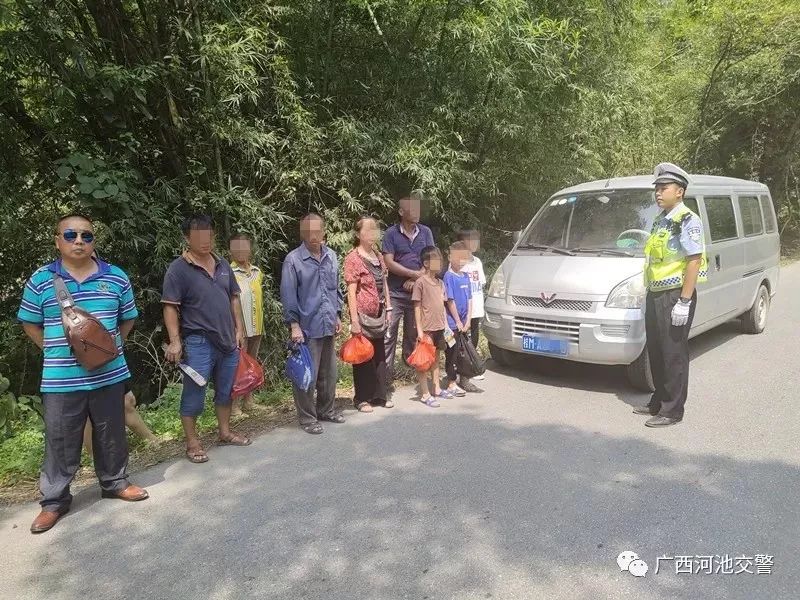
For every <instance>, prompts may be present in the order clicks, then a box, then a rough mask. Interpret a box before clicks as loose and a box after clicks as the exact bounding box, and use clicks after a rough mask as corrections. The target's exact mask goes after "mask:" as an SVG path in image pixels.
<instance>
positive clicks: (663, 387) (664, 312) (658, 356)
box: [645, 288, 697, 419]
mask: <svg viewBox="0 0 800 600" xmlns="http://www.w3.org/2000/svg"><path fill="white" fill-rule="evenodd" d="M680 296H681V289H680V288H678V289H674V290H666V291H663V292H647V303H646V308H645V327H646V329H647V352H648V354H649V355H650V369H651V370H652V372H653V383H654V384H655V388H656V389H655V392H654V393H653V397H652V398H650V402H649V403H648V404H647V406H648V408H650V413H651V414H653V415H661V416H662V417H669V418H671V419H682V418H683V407H684V405H685V404H686V396H687V394H688V391H689V330H690V329H691V327H692V321H693V320H694V311H695V308H696V307H697V292H695V293H694V294H693V295H692V305H691V307H690V309H689V321H688V322H687V323H686V325H683V326H681V327H676V326H675V325H673V324H672V308H673V307H674V306H675V304H676V303H677V302H678V300H679V298H680Z"/></svg>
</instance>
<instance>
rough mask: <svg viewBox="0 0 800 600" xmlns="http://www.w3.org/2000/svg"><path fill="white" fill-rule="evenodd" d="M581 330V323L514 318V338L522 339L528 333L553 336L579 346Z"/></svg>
mask: <svg viewBox="0 0 800 600" xmlns="http://www.w3.org/2000/svg"><path fill="white" fill-rule="evenodd" d="M580 329H581V324H580V323H571V322H569V321H550V320H547V319H531V318H529V317H514V337H522V336H523V335H524V334H526V333H527V334H530V335H551V336H556V337H560V338H564V339H567V340H569V341H570V342H574V343H576V344H577V343H578V339H579V338H580Z"/></svg>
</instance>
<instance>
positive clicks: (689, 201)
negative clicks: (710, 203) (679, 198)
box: [683, 198, 700, 216]
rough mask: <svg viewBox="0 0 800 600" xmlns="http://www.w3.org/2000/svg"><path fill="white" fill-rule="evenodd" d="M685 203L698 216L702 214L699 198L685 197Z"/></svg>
mask: <svg viewBox="0 0 800 600" xmlns="http://www.w3.org/2000/svg"><path fill="white" fill-rule="evenodd" d="M683 203H684V204H685V205H686V208H688V209H689V210H690V211H692V212H693V213H694V214H696V215H697V216H700V209H699V208H698V207H697V198H684V199H683Z"/></svg>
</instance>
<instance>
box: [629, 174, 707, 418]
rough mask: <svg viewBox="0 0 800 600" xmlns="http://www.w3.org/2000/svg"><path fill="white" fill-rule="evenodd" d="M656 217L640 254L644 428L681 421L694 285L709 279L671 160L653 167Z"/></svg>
mask: <svg viewBox="0 0 800 600" xmlns="http://www.w3.org/2000/svg"><path fill="white" fill-rule="evenodd" d="M654 175H655V178H656V179H655V182H654V185H655V195H656V202H657V203H658V206H659V207H660V208H661V210H662V212H661V213H660V214H659V215H658V216H657V217H656V220H655V222H654V224H653V230H652V233H651V235H650V238H649V239H648V240H647V244H646V246H645V249H644V252H645V256H646V257H647V260H646V265H645V281H646V284H647V302H646V308H645V323H646V329H647V351H648V353H649V355H650V368H651V370H652V372H653V383H654V384H655V392H654V393H653V396H652V398H651V399H650V402H649V403H648V404H647V405H646V406H641V407H638V408H636V409H634V411H633V412H635V413H636V414H640V415H651V418H650V419H649V420H648V421H647V422H646V423H645V425H646V426H648V427H668V426H670V425H675V424H676V423H680V421H681V420H682V419H683V406H684V404H686V395H687V392H688V386H689V329H690V328H691V326H692V320H693V318H694V311H695V307H696V305H697V290H696V289H695V288H696V285H697V283H701V282H703V281H705V280H706V278H707V277H708V266H707V261H706V255H705V246H704V242H703V224H702V223H701V221H700V217H698V216H697V215H696V214H694V213H693V212H692V211H691V210H689V208H687V207H686V205H684V203H683V197H684V194H685V193H686V188H687V186H688V185H689V175H688V174H687V173H686V171H684V170H683V169H681V168H680V167H678V166H676V165H673V164H671V163H661V164H660V165H658V166H657V167H656V168H655V172H654Z"/></svg>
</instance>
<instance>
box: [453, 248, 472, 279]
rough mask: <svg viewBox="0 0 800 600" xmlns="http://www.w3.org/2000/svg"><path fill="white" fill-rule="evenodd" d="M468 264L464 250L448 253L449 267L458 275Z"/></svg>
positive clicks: (467, 257)
mask: <svg viewBox="0 0 800 600" xmlns="http://www.w3.org/2000/svg"><path fill="white" fill-rule="evenodd" d="M468 262H469V252H467V251H466V250H451V251H450V267H451V268H452V269H453V271H455V272H456V273H458V272H459V271H460V270H461V269H463V268H464V265H466V264H467V263H468Z"/></svg>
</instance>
